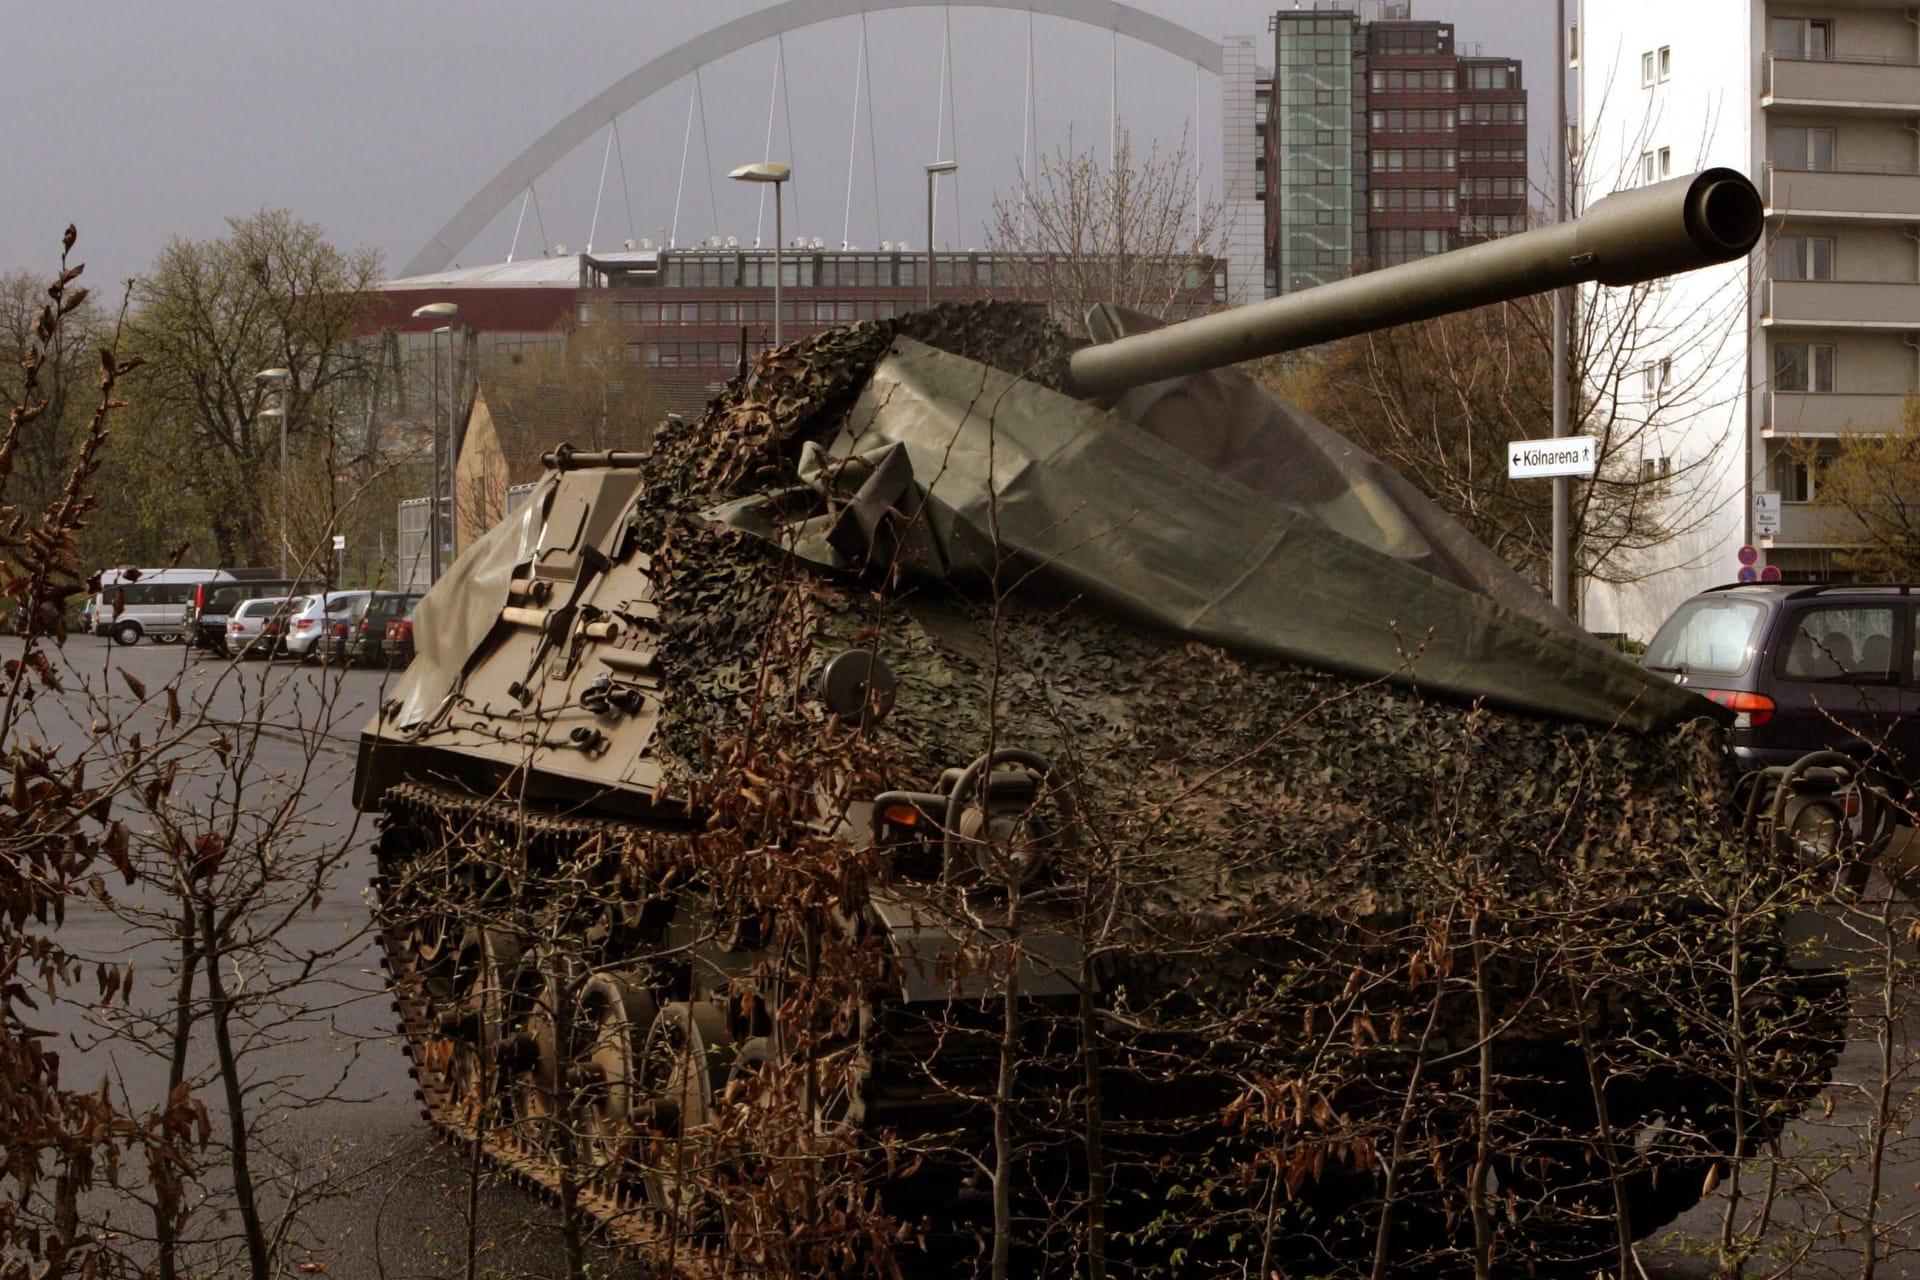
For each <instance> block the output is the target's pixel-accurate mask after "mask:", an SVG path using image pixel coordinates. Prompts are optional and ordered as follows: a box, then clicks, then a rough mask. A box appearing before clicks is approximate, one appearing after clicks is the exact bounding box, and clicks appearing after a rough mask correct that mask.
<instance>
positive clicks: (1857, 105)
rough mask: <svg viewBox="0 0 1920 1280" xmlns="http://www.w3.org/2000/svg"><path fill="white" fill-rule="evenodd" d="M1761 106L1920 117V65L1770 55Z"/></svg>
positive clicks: (1863, 58) (1853, 57) (1851, 57)
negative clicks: (1919, 114)
mask: <svg viewBox="0 0 1920 1280" xmlns="http://www.w3.org/2000/svg"><path fill="white" fill-rule="evenodd" d="M1760 105H1761V106H1763V107H1810V108H1816V109H1821V110H1831V111H1861V112H1869V113H1874V112H1878V113H1887V114H1901V115H1913V114H1916V113H1920V64H1916V63H1915V62H1914V61H1913V59H1911V58H1874V57H1866V56H1860V55H1849V56H1846V57H1835V58H1788V57H1783V56H1781V55H1779V54H1775V53H1770V54H1768V55H1767V81H1766V92H1765V93H1764V94H1763V95H1762V96H1761V99H1760Z"/></svg>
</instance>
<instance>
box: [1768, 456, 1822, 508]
mask: <svg viewBox="0 0 1920 1280" xmlns="http://www.w3.org/2000/svg"><path fill="white" fill-rule="evenodd" d="M1813 477H1814V469H1813V468H1812V467H1810V466H1808V465H1807V460H1806V459H1805V458H1804V457H1799V456H1796V455H1794V454H1791V453H1783V454H1780V455H1779V456H1777V457H1775V458H1774V460H1773V487H1774V488H1775V489H1777V490H1779V493H1780V501H1782V502H1812V501H1813V489H1814V484H1813Z"/></svg>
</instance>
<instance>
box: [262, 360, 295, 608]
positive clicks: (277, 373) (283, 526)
mask: <svg viewBox="0 0 1920 1280" xmlns="http://www.w3.org/2000/svg"><path fill="white" fill-rule="evenodd" d="M292 378H293V370H291V369H283V368H280V367H279V366H277V365H276V366H275V367H273V368H271V369H262V370H261V371H260V372H258V373H256V374H254V375H253V379H254V381H255V382H261V383H267V382H271V383H275V384H277V389H278V391H279V395H278V396H277V397H276V398H277V399H278V400H279V402H280V403H279V404H277V405H275V406H274V407H273V408H271V409H262V410H261V411H260V416H261V417H263V418H278V419H280V576H281V577H282V578H284V577H286V576H287V505H288V502H287V493H288V490H287V391H288V384H289V382H290V381H291V380H292Z"/></svg>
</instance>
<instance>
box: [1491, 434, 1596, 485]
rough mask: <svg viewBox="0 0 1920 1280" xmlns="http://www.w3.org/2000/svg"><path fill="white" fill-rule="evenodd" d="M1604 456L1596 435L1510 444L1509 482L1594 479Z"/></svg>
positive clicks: (1508, 456) (1512, 442)
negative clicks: (1546, 477)
mask: <svg viewBox="0 0 1920 1280" xmlns="http://www.w3.org/2000/svg"><path fill="white" fill-rule="evenodd" d="M1599 456H1600V442H1599V441H1597V440H1595V439H1594V438H1593V437H1592V436H1562V437H1560V438H1559V439H1557V440H1509V441H1507V479H1509V480H1538V479H1541V478H1543V477H1545V476H1590V475H1592V474H1593V470H1594V465H1595V460H1596V459H1597V458H1599Z"/></svg>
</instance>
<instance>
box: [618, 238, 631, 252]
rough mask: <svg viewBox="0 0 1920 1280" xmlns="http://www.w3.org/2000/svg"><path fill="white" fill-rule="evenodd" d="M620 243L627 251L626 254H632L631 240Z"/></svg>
mask: <svg viewBox="0 0 1920 1280" xmlns="http://www.w3.org/2000/svg"><path fill="white" fill-rule="evenodd" d="M620 243H622V244H624V245H625V246H626V247H627V250H628V252H632V250H633V241H632V240H622V241H621V242H620Z"/></svg>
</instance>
